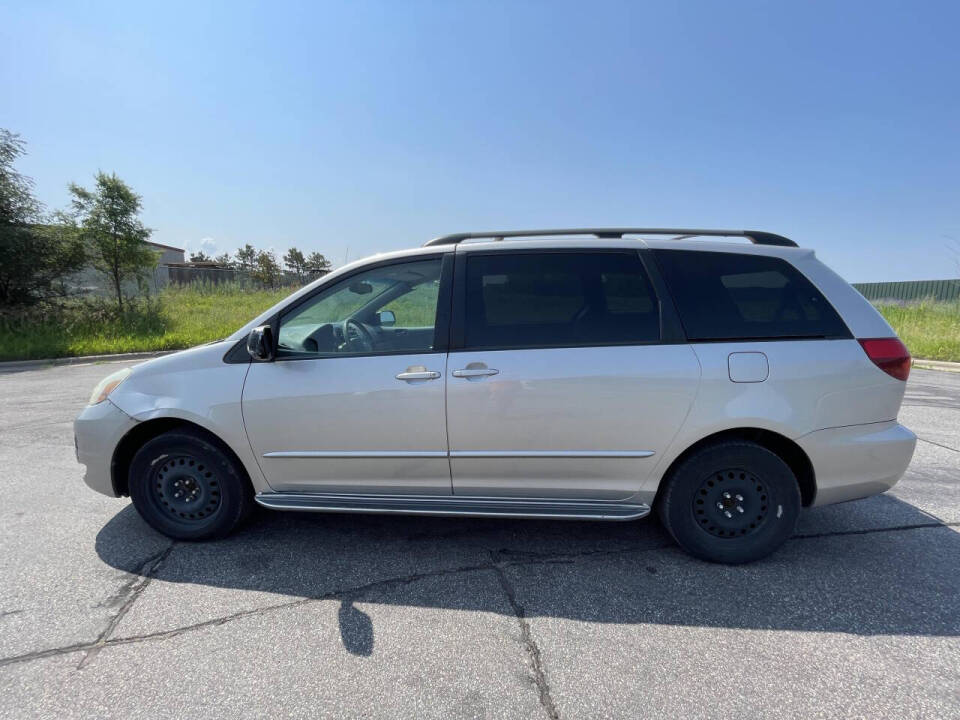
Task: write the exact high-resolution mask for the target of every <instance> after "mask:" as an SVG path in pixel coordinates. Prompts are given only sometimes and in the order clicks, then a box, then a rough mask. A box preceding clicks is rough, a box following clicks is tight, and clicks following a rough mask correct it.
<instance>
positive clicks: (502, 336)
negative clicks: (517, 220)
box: [464, 252, 660, 349]
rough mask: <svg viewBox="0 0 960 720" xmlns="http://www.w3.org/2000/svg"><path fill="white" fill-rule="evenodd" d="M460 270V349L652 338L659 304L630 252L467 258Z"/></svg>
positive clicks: (656, 336) (656, 335) (657, 332)
mask: <svg viewBox="0 0 960 720" xmlns="http://www.w3.org/2000/svg"><path fill="white" fill-rule="evenodd" d="M466 263H467V267H466V319H465V327H464V331H465V332H464V345H465V347H466V348H472V349H476V348H499V349H508V348H531V347H570V346H577V345H616V344H631V343H644V342H655V341H657V340H658V339H659V337H660V308H659V304H658V303H657V301H656V298H655V296H654V295H653V292H652V290H651V289H650V283H649V281H648V279H647V275H646V272H645V271H644V269H643V264H642V263H641V262H640V258H639V257H638V256H637V255H636V253H598V252H583V253H580V252H572V253H540V254H525V253H497V254H491V255H480V254H473V253H471V254H469V255H468V256H467V259H466Z"/></svg>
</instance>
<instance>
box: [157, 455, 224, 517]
mask: <svg viewBox="0 0 960 720" xmlns="http://www.w3.org/2000/svg"><path fill="white" fill-rule="evenodd" d="M151 489H152V491H153V496H154V499H155V501H156V503H157V505H158V506H159V507H160V508H161V509H162V510H163V511H164V512H166V513H167V514H169V515H172V516H173V517H175V518H176V519H177V520H178V521H179V522H182V523H184V522H185V523H191V522H198V521H200V520H203V519H204V518H207V517H209V516H210V515H212V514H213V513H214V512H216V510H217V508H219V507H220V482H219V480H218V479H217V476H216V474H215V473H214V472H213V469H212V468H210V467H208V466H207V465H206V464H205V463H204V462H202V461H200V460H197V459H196V458H194V457H192V456H190V455H177V456H172V457H169V458H166V459H165V460H164V462H163V464H162V465H161V466H160V467H159V468H158V469H157V470H156V472H155V473H154V477H153V483H152V487H151Z"/></svg>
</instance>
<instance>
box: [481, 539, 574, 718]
mask: <svg viewBox="0 0 960 720" xmlns="http://www.w3.org/2000/svg"><path fill="white" fill-rule="evenodd" d="M493 571H494V572H495V573H496V575H497V579H498V580H499V581H500V587H501V588H503V593H504V595H506V596H507V602H509V603H510V607H511V608H512V609H513V614H514V615H516V617H517V623H518V624H519V625H520V637H521V638H522V640H523V649H524V650H525V651H526V653H527V655H528V657H529V658H530V665H531V667H532V670H533V683H534V685H535V686H536V688H537V694H538V695H539V699H540V705H541V706H542V707H543V709H544V711H545V712H546V713H547V717H548V718H550V720H559V718H560V712H559V711H558V710H557V706H556V704H555V703H554V702H553V697H552V696H551V695H550V685H549V684H548V683H547V673H546V670H545V669H544V667H543V656H542V654H541V653H540V647H539V646H538V645H537V642H536V641H535V640H534V639H533V634H532V632H531V631H530V622H529V621H528V620H527V617H526V612H525V611H524V609H523V605H521V604H520V603H519V601H518V600H517V593H516V591H515V590H514V589H513V585H511V584H510V580H509V579H508V578H507V574H506V573H505V572H504V570H503V566H502V565H500V564H499V563H497V562H496V558H495V557H494V563H493Z"/></svg>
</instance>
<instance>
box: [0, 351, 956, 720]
mask: <svg viewBox="0 0 960 720" xmlns="http://www.w3.org/2000/svg"><path fill="white" fill-rule="evenodd" d="M123 364H124V363H111V364H109V365H108V364H90V365H78V366H60V367H48V368H36V369H31V370H22V371H18V372H8V373H5V374H0V467H3V468H4V472H3V473H2V474H0V490H2V492H3V498H4V502H3V503H2V504H0V518H2V523H0V542H2V545H0V548H2V552H0V717H58V718H59V717H91V716H93V717H127V718H136V717H150V718H157V717H182V716H187V715H189V716H193V717H230V718H232V719H234V718H243V717H263V716H273V715H282V716H287V717H391V718H396V717H418V718H419V717H437V718H461V717H462V718H580V717H625V716H629V717H645V716H649V717H670V718H675V717H717V718H720V717H730V716H735V715H742V716H746V717H751V718H763V717H770V718H774V717H776V718H783V717H824V718H828V717H851V716H863V717H890V718H911V717H917V718H919V717H949V716H954V717H957V716H960V680H958V678H960V672H958V671H960V534H958V532H960V374H950V373H942V372H934V371H923V370H917V369H915V370H914V371H913V373H912V376H911V379H910V382H909V385H908V391H907V399H906V400H905V403H904V408H903V410H902V412H901V416H900V417H901V421H902V422H904V423H905V424H906V425H907V426H908V427H910V428H911V429H913V430H914V431H915V432H916V433H917V434H918V435H919V436H920V437H921V442H920V443H919V444H918V447H917V452H916V455H915V457H914V461H913V463H912V465H911V467H910V470H909V471H908V474H907V476H906V477H905V478H904V480H902V481H901V483H900V484H899V485H898V486H897V487H895V488H894V489H893V490H892V491H891V492H889V493H887V494H885V495H883V496H879V497H875V498H871V499H868V500H863V501H857V502H853V503H847V504H843V505H837V506H833V507H827V508H821V509H815V510H811V511H807V512H805V513H804V515H803V516H802V519H801V523H800V526H799V528H798V531H797V534H796V536H795V537H794V538H793V539H792V540H790V541H789V542H788V543H787V544H786V546H785V547H784V548H783V549H782V550H781V551H780V552H778V553H777V554H776V555H775V556H773V557H772V558H770V559H768V560H765V561H762V562H759V563H755V564H753V565H749V566H746V567H735V568H731V567H722V566H714V565H708V564H705V563H701V562H699V561H696V560H693V559H691V558H689V557H687V556H685V555H684V554H683V553H682V552H680V551H679V550H677V549H676V548H675V547H674V546H673V544H672V543H671V542H670V540H669V539H668V538H667V537H666V535H665V534H664V532H663V531H662V529H661V528H660V527H659V526H658V524H657V523H656V522H655V521H652V520H646V521H641V522H638V523H573V522H551V521H506V520H503V521H501V520H492V519H449V518H414V517H407V518H404V517H386V516H363V515H311V514H295V513H286V514H283V513H271V512H268V511H260V512H259V513H258V515H257V516H256V517H255V518H254V520H253V522H252V523H250V524H249V525H248V526H246V527H245V528H244V529H243V530H242V531H241V532H239V533H237V534H236V535H235V536H233V537H231V538H228V539H226V540H223V541H219V542H215V543H208V544H192V543H173V542H171V541H170V540H169V539H167V538H164V537H162V536H160V535H158V534H157V533H155V532H153V531H152V530H150V529H149V528H147V527H146V526H145V525H144V524H143V523H142V522H141V521H140V520H139V518H138V517H137V515H136V513H135V512H134V511H133V509H132V508H131V507H130V505H129V501H128V500H126V499H110V498H105V497H102V496H100V495H97V494H96V493H94V492H92V491H90V490H88V489H87V488H86V487H85V486H84V485H83V483H82V479H81V478H82V468H81V467H80V466H79V465H77V464H76V461H75V459H74V455H73V442H72V428H71V424H72V420H73V418H74V417H75V415H76V414H77V412H79V410H80V408H81V406H82V404H83V402H84V401H85V399H86V397H87V394H88V393H89V391H90V388H91V387H92V386H93V385H94V384H95V383H96V382H97V380H99V379H100V378H101V377H102V376H103V375H106V374H107V373H108V372H111V371H113V370H114V369H116V368H117V367H119V366H122V365H123Z"/></svg>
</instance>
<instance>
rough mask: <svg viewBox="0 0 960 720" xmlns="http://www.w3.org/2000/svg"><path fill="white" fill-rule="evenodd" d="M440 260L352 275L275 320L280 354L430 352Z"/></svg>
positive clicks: (435, 315)
mask: <svg viewBox="0 0 960 720" xmlns="http://www.w3.org/2000/svg"><path fill="white" fill-rule="evenodd" d="M439 288H440V259H439V258H437V259H431V260H422V261H418V262H408V263H399V264H395V265H385V266H382V267H379V268H374V269H372V270H368V271H366V272H362V273H358V274H357V275H352V276H351V277H348V278H346V279H344V280H341V281H340V282H337V283H334V284H333V285H332V286H331V287H329V288H326V289H324V290H322V291H321V292H319V293H317V295H315V296H314V297H312V298H310V299H309V300H307V301H306V302H304V303H303V304H302V305H300V306H298V307H296V308H294V309H293V310H292V311H290V312H289V313H287V314H286V315H283V316H282V317H281V318H280V332H279V335H278V341H277V345H278V348H277V354H278V356H279V357H284V356H286V357H303V356H309V355H314V356H317V355H322V356H331V355H333V356H335V355H376V354H379V353H401V352H410V353H415V352H429V351H431V350H433V348H434V335H435V325H436V317H437V298H438V293H439Z"/></svg>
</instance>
